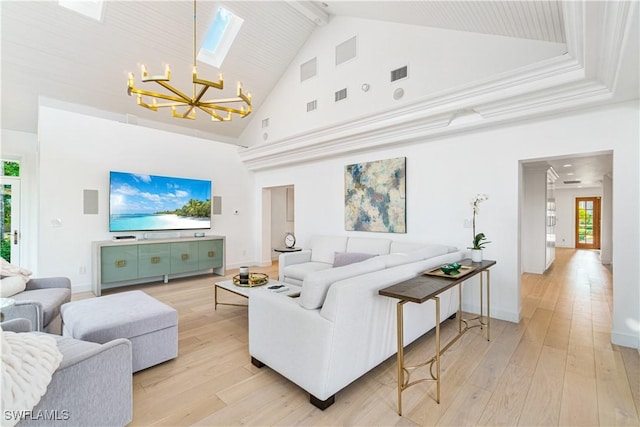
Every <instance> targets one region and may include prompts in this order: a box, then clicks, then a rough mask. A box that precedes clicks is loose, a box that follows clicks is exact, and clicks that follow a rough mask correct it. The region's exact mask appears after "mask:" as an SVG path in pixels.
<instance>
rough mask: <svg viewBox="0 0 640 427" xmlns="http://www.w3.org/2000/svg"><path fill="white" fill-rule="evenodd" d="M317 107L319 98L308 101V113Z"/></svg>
mask: <svg viewBox="0 0 640 427" xmlns="http://www.w3.org/2000/svg"><path fill="white" fill-rule="evenodd" d="M316 108H318V100H317V99H314V100H313V101H309V102H307V113H309V112H311V111H313V110H315V109H316Z"/></svg>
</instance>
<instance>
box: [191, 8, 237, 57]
mask: <svg viewBox="0 0 640 427" xmlns="http://www.w3.org/2000/svg"><path fill="white" fill-rule="evenodd" d="M243 23H244V19H242V18H240V17H238V16H236V15H234V14H233V13H232V12H230V11H229V10H227V9H225V8H224V7H219V8H218V11H217V12H216V16H215V18H214V19H213V23H212V24H211V26H210V27H209V30H208V31H207V35H206V36H205V38H204V42H203V43H202V47H201V48H200V51H199V52H198V61H202V62H205V63H207V64H209V65H213V66H214V67H216V68H220V66H221V65H222V62H223V61H224V58H225V57H226V56H227V53H228V52H229V49H230V48H231V45H232V44H233V41H234V40H235V38H236V36H237V35H238V32H239V31H240V27H241V26H242V24H243Z"/></svg>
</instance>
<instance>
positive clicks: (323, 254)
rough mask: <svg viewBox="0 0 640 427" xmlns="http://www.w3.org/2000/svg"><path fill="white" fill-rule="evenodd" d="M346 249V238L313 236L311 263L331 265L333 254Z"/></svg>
mask: <svg viewBox="0 0 640 427" xmlns="http://www.w3.org/2000/svg"><path fill="white" fill-rule="evenodd" d="M346 249H347V237H346V236H345V237H342V236H314V237H313V238H312V239H311V261H313V262H324V263H326V264H332V265H333V259H334V256H335V253H336V252H345V251H346Z"/></svg>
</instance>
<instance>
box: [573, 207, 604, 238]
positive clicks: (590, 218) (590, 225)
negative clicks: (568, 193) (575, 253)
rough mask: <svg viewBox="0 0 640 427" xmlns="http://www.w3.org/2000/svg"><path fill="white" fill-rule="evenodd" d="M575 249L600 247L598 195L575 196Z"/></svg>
mask: <svg viewBox="0 0 640 427" xmlns="http://www.w3.org/2000/svg"><path fill="white" fill-rule="evenodd" d="M576 249H600V197H576Z"/></svg>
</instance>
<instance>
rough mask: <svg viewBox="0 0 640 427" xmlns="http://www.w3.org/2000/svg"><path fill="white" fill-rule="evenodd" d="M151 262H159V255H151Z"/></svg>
mask: <svg viewBox="0 0 640 427" xmlns="http://www.w3.org/2000/svg"><path fill="white" fill-rule="evenodd" d="M151 264H160V257H159V256H152V257H151Z"/></svg>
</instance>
